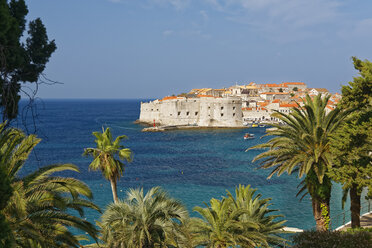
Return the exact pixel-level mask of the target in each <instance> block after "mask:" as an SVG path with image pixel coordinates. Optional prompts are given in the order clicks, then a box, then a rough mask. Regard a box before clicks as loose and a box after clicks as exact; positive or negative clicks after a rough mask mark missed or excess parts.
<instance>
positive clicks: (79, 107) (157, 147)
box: [22, 100, 348, 229]
mask: <svg viewBox="0 0 372 248" xmlns="http://www.w3.org/2000/svg"><path fill="white" fill-rule="evenodd" d="M140 102H141V100H44V101H43V103H42V104H41V103H39V104H38V108H37V110H38V117H37V120H36V127H37V134H38V136H39V137H40V138H42V142H41V143H40V144H39V145H37V147H36V148H35V152H34V153H33V154H32V155H31V158H30V160H29V161H28V162H27V164H26V166H25V168H24V169H23V171H22V173H28V172H31V171H34V170H35V169H37V168H39V167H42V166H45V165H49V164H56V163H73V164H76V165H78V166H79V168H80V173H75V172H74V173H70V172H69V173H65V175H66V176H74V177H76V178H78V179H80V180H82V181H84V182H85V183H86V184H88V185H89V186H90V188H91V189H92V191H93V194H94V202H95V203H96V204H97V205H99V206H100V207H101V208H102V209H103V210H104V209H105V207H106V206H107V204H109V203H111V202H112V193H111V188H110V184H109V182H108V181H106V180H105V179H103V177H102V175H101V173H100V172H95V171H89V169H88V166H89V163H90V162H91V161H92V158H90V157H83V156H82V153H83V152H84V148H87V147H94V146H95V143H94V136H93V135H92V132H94V131H101V130H102V127H110V128H111V129H112V132H113V134H114V136H117V135H123V134H124V135H127V136H128V138H129V139H128V140H126V141H125V142H124V145H125V146H126V147H128V148H130V149H131V150H132V151H133V153H134V160H133V162H132V163H130V164H127V166H126V170H125V173H124V176H123V177H122V178H121V179H120V181H119V182H118V193H119V197H121V198H124V197H125V195H126V190H127V189H128V188H138V187H143V188H144V189H145V190H147V189H149V188H151V187H154V186H161V187H163V188H164V189H165V190H166V191H168V192H169V194H170V195H171V196H172V197H175V198H178V199H180V200H181V201H182V202H183V203H184V204H185V205H186V206H187V208H188V209H189V211H190V214H191V215H192V216H196V214H195V213H194V212H193V211H192V209H193V207H194V206H204V202H206V203H208V202H209V200H210V199H211V198H221V196H223V195H226V190H229V191H230V192H232V191H233V190H234V188H235V186H237V185H239V184H244V185H247V184H250V185H251V186H252V187H253V188H257V192H258V193H260V194H262V196H263V197H264V198H272V200H271V202H272V206H271V208H272V209H279V210H280V213H281V214H283V215H284V216H285V217H284V218H285V219H286V220H287V223H286V224H287V226H290V227H297V228H301V229H310V228H314V226H315V222H314V219H313V215H312V208H311V202H310V199H309V198H308V197H305V198H304V200H302V201H301V202H300V201H299V198H296V193H297V191H298V188H297V185H298V184H299V183H300V181H301V180H300V179H298V178H297V177H296V175H290V176H289V175H282V176H281V177H277V176H274V177H273V178H272V179H270V180H268V179H267V176H268V175H269V172H270V171H269V170H262V169H257V167H258V166H259V164H258V163H252V159H253V158H254V157H255V156H256V155H258V154H259V153H260V152H262V151H260V150H251V151H249V152H245V150H246V149H247V148H249V147H251V146H253V145H256V144H258V143H261V142H265V141H267V139H268V138H267V137H264V138H262V139H260V137H261V136H263V135H264V133H265V128H253V129H250V130H249V132H251V133H254V134H255V136H256V138H255V139H251V140H244V139H243V135H244V133H245V132H247V130H246V129H203V130H187V131H180V130H177V131H168V132H163V133H147V132H141V130H142V128H144V126H141V125H138V124H134V121H135V120H137V119H138V118H139V113H140ZM29 126H30V127H32V124H31V123H29ZM31 129H32V128H31ZM331 206H332V210H331V214H332V216H336V215H338V214H339V213H340V212H341V188H340V186H338V185H336V186H335V187H334V189H333V196H332V203H331ZM346 206H348V205H346ZM99 217H100V214H99V213H98V212H95V211H87V215H86V218H87V219H88V220H90V221H92V222H95V221H96V220H99ZM346 218H348V216H346ZM334 221H335V222H336V223H333V227H336V226H338V225H339V224H338V223H337V221H341V219H338V220H334Z"/></svg>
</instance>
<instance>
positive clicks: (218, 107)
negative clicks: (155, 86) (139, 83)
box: [139, 97, 243, 127]
mask: <svg viewBox="0 0 372 248" xmlns="http://www.w3.org/2000/svg"><path fill="white" fill-rule="evenodd" d="M242 117H243V114H242V100H241V98H240V97H226V98H215V97H198V98H186V97H168V98H164V99H163V100H155V101H152V102H146V103H141V113H140V118H139V121H140V122H145V123H149V124H152V123H153V122H154V121H155V122H156V123H157V124H160V125H164V126H178V125H191V126H200V127H241V126H243V121H242V119H243V118H242Z"/></svg>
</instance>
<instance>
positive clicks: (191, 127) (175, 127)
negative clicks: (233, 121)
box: [133, 120, 250, 132]
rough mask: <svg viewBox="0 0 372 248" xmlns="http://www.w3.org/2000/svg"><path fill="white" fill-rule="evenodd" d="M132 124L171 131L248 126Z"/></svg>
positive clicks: (158, 130)
mask: <svg viewBox="0 0 372 248" xmlns="http://www.w3.org/2000/svg"><path fill="white" fill-rule="evenodd" d="M133 123H134V124H139V125H146V126H147V127H145V128H143V129H142V132H164V131H173V130H201V129H247V128H250V127H249V126H234V127H229V126H196V125H169V126H167V125H160V124H159V123H155V126H152V125H153V123H149V122H144V121H140V120H136V121H134V122H133Z"/></svg>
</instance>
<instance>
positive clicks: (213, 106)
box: [137, 82, 341, 131]
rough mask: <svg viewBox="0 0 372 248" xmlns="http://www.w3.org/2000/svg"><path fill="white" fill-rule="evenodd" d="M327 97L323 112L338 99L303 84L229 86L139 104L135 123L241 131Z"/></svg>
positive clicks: (335, 95)
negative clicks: (306, 100) (310, 98)
mask: <svg viewBox="0 0 372 248" xmlns="http://www.w3.org/2000/svg"><path fill="white" fill-rule="evenodd" d="M306 94H308V95H310V96H316V95H318V94H322V95H331V97H330V100H329V101H328V105H327V110H328V111H331V110H332V109H334V108H335V107H336V104H337V103H338V102H339V100H340V99H341V95H340V94H338V93H335V94H333V95H332V94H331V93H330V92H329V91H328V90H327V89H325V88H308V87H307V85H306V84H305V83H303V82H283V83H280V84H256V83H254V82H251V83H248V84H242V85H237V84H236V85H233V86H230V87H227V88H223V89H212V88H202V89H192V90H191V91H190V92H189V93H182V94H179V95H177V96H167V97H164V98H163V99H157V100H154V101H150V102H141V113H140V117H139V120H138V121H137V122H138V123H145V124H148V125H153V126H154V127H153V128H149V129H145V131H164V130H167V129H175V128H206V127H213V128H241V127H245V126H247V125H251V124H259V123H277V122H279V120H278V119H276V118H275V117H272V116H271V114H272V113H274V111H279V112H284V113H289V112H291V111H292V110H291V109H292V108H293V107H297V106H298V104H299V105H300V106H301V105H302V98H303V97H305V96H306Z"/></svg>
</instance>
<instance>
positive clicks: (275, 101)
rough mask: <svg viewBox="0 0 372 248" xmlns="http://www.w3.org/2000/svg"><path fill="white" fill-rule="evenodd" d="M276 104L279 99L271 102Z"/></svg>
mask: <svg viewBox="0 0 372 248" xmlns="http://www.w3.org/2000/svg"><path fill="white" fill-rule="evenodd" d="M278 102H280V99H275V100H273V101H272V103H278Z"/></svg>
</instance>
